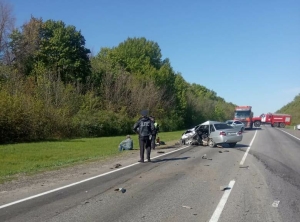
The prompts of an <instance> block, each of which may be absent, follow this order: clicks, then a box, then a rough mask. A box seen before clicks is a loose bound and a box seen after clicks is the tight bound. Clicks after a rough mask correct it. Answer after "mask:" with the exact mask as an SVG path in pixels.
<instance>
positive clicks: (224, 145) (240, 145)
mask: <svg viewBox="0 0 300 222" xmlns="http://www.w3.org/2000/svg"><path fill="white" fill-rule="evenodd" d="M247 147H249V145H245V144H238V143H237V144H236V145H235V147H229V145H228V144H226V143H225V144H223V146H222V147H218V148H226V149H240V148H247Z"/></svg>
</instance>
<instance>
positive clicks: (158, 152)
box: [157, 151, 165, 153]
mask: <svg viewBox="0 0 300 222" xmlns="http://www.w3.org/2000/svg"><path fill="white" fill-rule="evenodd" d="M157 153H165V151H157Z"/></svg>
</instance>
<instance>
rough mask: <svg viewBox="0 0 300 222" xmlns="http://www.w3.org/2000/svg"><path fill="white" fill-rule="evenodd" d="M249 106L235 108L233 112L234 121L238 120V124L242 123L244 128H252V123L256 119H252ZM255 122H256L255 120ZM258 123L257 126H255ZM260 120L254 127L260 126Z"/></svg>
mask: <svg viewBox="0 0 300 222" xmlns="http://www.w3.org/2000/svg"><path fill="white" fill-rule="evenodd" d="M251 109H252V107H251V106H237V107H235V110H234V120H239V121H240V122H242V123H244V125H245V128H250V129H252V128H253V124H254V121H255V120H256V118H257V117H253V112H252V111H251ZM253 118H255V119H253ZM256 121H257V120H256ZM258 123H259V125H257V124H258ZM260 123H261V121H260V119H259V121H257V124H256V125H255V126H257V127H259V126H260Z"/></svg>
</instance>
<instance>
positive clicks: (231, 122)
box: [225, 120, 245, 132]
mask: <svg viewBox="0 0 300 222" xmlns="http://www.w3.org/2000/svg"><path fill="white" fill-rule="evenodd" d="M225 123H226V124H227V125H229V126H232V127H233V128H235V129H237V130H239V131H242V132H244V130H245V124H244V123H242V122H241V121H238V120H227V121H226V122H225Z"/></svg>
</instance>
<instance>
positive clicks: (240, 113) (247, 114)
mask: <svg viewBox="0 0 300 222" xmlns="http://www.w3.org/2000/svg"><path fill="white" fill-rule="evenodd" d="M250 113H251V111H250V110H242V111H241V110H239V111H235V113H234V118H248V117H250Z"/></svg>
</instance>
